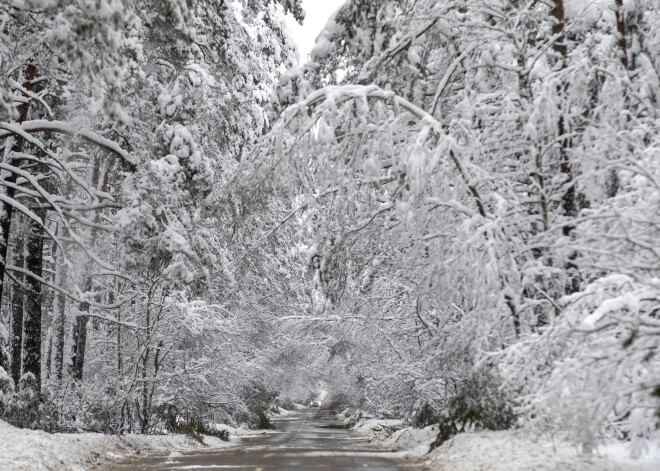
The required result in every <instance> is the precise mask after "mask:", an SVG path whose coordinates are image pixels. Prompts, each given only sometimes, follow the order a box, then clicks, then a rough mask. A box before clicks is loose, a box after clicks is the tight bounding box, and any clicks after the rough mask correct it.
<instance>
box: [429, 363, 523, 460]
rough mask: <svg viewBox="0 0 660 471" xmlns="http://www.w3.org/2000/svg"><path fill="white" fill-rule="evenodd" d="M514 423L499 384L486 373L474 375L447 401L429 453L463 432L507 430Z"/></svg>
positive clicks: (508, 400)
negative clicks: (447, 403)
mask: <svg viewBox="0 0 660 471" xmlns="http://www.w3.org/2000/svg"><path fill="white" fill-rule="evenodd" d="M516 420H517V416H516V414H515V412H514V409H513V404H512V403H511V400H510V398H509V397H508V395H507V394H506V393H505V392H504V391H503V390H502V389H501V388H500V381H499V380H498V379H496V378H495V377H493V376H492V375H491V374H489V373H479V372H475V373H474V374H473V375H472V376H471V377H470V378H469V379H467V380H466V381H465V382H464V383H463V385H462V387H461V389H460V390H459V392H458V394H456V395H455V396H454V397H453V398H452V399H451V400H450V401H449V405H448V406H447V409H445V410H444V411H443V413H442V414H441V417H440V420H439V421H438V436H437V438H436V439H435V441H434V442H433V443H432V444H431V450H433V449H435V448H436V447H438V446H440V445H442V444H443V443H444V442H446V441H447V440H449V439H450V438H451V437H453V436H454V435H456V434H458V433H461V432H465V431H467V430H507V429H510V428H512V427H513V426H514V425H515V423H516Z"/></svg>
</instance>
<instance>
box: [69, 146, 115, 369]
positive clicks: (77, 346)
mask: <svg viewBox="0 0 660 471" xmlns="http://www.w3.org/2000/svg"><path fill="white" fill-rule="evenodd" d="M100 170H101V159H96V160H95V162H94V166H93V169H92V185H93V186H94V187H95V188H96V187H98V184H99V176H100ZM109 179H110V167H109V166H108V167H107V168H106V169H105V174H104V175H103V181H102V182H101V188H100V190H101V191H102V192H106V191H107V189H108V181H109ZM100 221H101V210H100V209H99V210H97V211H96V213H95V216H94V222H95V223H99V222H100ZM98 232H99V230H98V228H97V227H93V228H92V229H91V231H90V238H89V240H90V244H89V247H90V248H93V247H94V245H95V244H96V239H97V237H98ZM87 268H88V270H87V272H88V273H89V272H91V270H92V267H91V266H88V267H87ZM93 287H94V283H93V280H92V277H91V276H89V275H88V276H87V277H86V279H85V284H84V286H83V292H85V293H87V292H90V291H92V289H93ZM89 308H90V306H89V303H87V302H82V303H80V304H79V306H78V310H79V311H80V312H79V313H78V317H77V318H76V325H75V326H74V331H73V347H72V352H71V353H72V354H71V360H72V361H71V363H72V376H73V377H74V378H75V379H76V380H77V381H82V379H83V370H84V368H85V349H86V347H87V321H88V320H89V316H87V315H85V313H89Z"/></svg>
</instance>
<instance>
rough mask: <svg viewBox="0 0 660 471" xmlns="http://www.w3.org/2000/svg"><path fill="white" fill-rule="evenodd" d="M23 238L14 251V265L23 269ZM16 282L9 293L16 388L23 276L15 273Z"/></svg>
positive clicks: (19, 353)
mask: <svg viewBox="0 0 660 471" xmlns="http://www.w3.org/2000/svg"><path fill="white" fill-rule="evenodd" d="M23 250H24V247H23V237H22V236H19V237H17V239H16V246H15V250H14V264H15V265H16V266H17V267H21V268H23V267H24V263H25V261H24V256H23ZM15 278H16V282H15V283H13V284H12V292H11V303H10V308H11V343H10V348H11V350H10V354H11V377H12V379H13V380H14V384H15V385H16V386H18V381H19V380H20V379H21V373H22V372H21V367H22V357H23V286H22V283H23V281H24V280H23V275H22V274H21V273H16V276H15Z"/></svg>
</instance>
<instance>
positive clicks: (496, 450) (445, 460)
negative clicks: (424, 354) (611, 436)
mask: <svg viewBox="0 0 660 471" xmlns="http://www.w3.org/2000/svg"><path fill="white" fill-rule="evenodd" d="M351 430H353V431H354V432H355V433H357V434H358V435H361V436H364V437H368V438H369V441H370V442H372V443H373V444H376V445H378V446H380V447H383V448H389V449H396V450H398V451H399V453H397V454H396V456H397V457H399V458H402V459H403V460H404V461H405V462H406V464H409V465H414V466H415V468H418V469H422V470H429V471H431V470H432V471H477V470H479V471H481V470H485V469H487V470H488V471H528V470H530V469H533V470H535V471H657V470H658V469H660V446H656V448H655V449H653V450H650V451H649V452H648V453H646V454H645V455H644V456H643V457H642V458H640V459H639V460H634V459H632V458H630V457H629V453H628V452H627V450H626V448H625V447H624V446H623V445H622V444H613V445H610V446H607V447H603V448H602V449H601V450H600V451H599V453H595V454H590V455H589V454H584V453H580V452H579V450H578V449H577V448H575V447H573V446H571V445H570V444H568V443H565V442H559V441H552V440H551V439H547V438H546V439H543V438H538V439H537V438H532V437H530V436H529V435H528V434H526V433H525V432H524V431H522V430H507V431H500V432H491V431H484V432H469V433H462V434H459V435H457V436H455V437H454V438H452V439H450V440H448V441H447V442H445V443H444V444H443V445H442V446H440V447H438V448H437V449H435V450H434V451H433V452H431V453H428V451H429V448H430V445H431V443H432V442H433V441H434V440H435V438H436V435H437V427H436V426H429V427H426V428H423V429H413V428H410V427H405V426H404V425H403V422H402V421H400V420H379V419H363V420H360V421H359V422H358V423H357V424H356V425H355V426H354V427H353V428H352V429H351Z"/></svg>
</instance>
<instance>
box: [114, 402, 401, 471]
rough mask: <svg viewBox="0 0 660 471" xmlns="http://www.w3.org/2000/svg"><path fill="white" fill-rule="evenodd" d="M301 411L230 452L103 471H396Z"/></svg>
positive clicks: (141, 459)
mask: <svg viewBox="0 0 660 471" xmlns="http://www.w3.org/2000/svg"><path fill="white" fill-rule="evenodd" d="M317 413H318V410H316V409H303V410H299V411H296V412H294V413H292V414H290V415H286V416H284V417H281V418H279V419H278V420H276V421H275V424H276V426H277V431H276V432H273V433H267V434H256V435H252V436H248V437H243V438H242V442H243V443H241V444H238V445H237V446H234V447H230V448H220V449H215V450H213V449H206V450H197V451H192V452H182V453H170V454H154V455H145V456H132V457H130V458H128V459H126V460H124V461H119V462H117V463H113V464H111V465H109V466H106V467H105V468H102V469H103V470H104V471H129V470H131V471H139V470H144V471H154V470H172V471H174V470H198V469H199V470H205V471H223V470H250V471H273V470H283V471H288V470H291V471H302V470H335V471H344V470H358V469H360V470H364V469H373V470H379V471H400V470H401V469H402V468H399V467H397V465H396V463H395V462H394V461H392V460H389V459H388V458H387V455H388V452H387V451H382V450H378V449H374V448H373V447H370V446H369V444H368V443H367V442H366V441H365V439H364V438H360V437H356V436H354V435H352V434H351V433H350V432H349V431H348V430H343V429H336V428H324V426H327V425H328V424H330V423H332V421H330V420H327V419H321V418H318V417H317Z"/></svg>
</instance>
